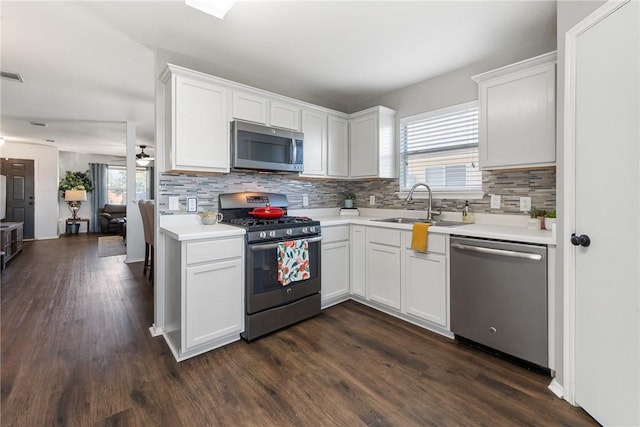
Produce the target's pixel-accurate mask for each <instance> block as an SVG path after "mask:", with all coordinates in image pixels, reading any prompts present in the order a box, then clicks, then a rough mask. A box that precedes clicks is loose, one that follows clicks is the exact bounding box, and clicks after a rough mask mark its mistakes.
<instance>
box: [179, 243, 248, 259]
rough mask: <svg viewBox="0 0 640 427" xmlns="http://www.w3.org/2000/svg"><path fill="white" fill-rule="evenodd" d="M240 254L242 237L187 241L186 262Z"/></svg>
mask: <svg viewBox="0 0 640 427" xmlns="http://www.w3.org/2000/svg"><path fill="white" fill-rule="evenodd" d="M239 256H242V239H222V240H207V241H204V242H194V243H187V264H196V263H199V262H207V261H214V260H217V259H225V258H233V257H239Z"/></svg>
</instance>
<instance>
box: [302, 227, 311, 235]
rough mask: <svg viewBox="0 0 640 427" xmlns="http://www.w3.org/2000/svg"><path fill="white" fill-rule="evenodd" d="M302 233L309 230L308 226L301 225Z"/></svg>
mask: <svg viewBox="0 0 640 427" xmlns="http://www.w3.org/2000/svg"><path fill="white" fill-rule="evenodd" d="M301 231H302V234H307V233H308V232H309V228H308V227H302V230H301Z"/></svg>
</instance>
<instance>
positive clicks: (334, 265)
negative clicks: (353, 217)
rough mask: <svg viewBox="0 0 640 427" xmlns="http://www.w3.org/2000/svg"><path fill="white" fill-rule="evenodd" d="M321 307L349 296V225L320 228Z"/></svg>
mask: <svg viewBox="0 0 640 427" xmlns="http://www.w3.org/2000/svg"><path fill="white" fill-rule="evenodd" d="M322 239H323V240H322V291H321V295H322V307H323V308H325V307H329V306H331V305H334V304H337V303H339V302H342V301H345V300H347V299H348V298H349V290H350V287H349V281H350V277H349V276H350V269H349V248H350V245H349V226H348V225H347V226H338V227H325V228H323V229H322Z"/></svg>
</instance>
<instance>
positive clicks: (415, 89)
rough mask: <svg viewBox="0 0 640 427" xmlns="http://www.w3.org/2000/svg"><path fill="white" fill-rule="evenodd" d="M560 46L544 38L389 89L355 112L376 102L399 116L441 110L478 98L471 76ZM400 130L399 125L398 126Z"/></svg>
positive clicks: (359, 106) (475, 85) (357, 106)
mask: <svg viewBox="0 0 640 427" xmlns="http://www.w3.org/2000/svg"><path fill="white" fill-rule="evenodd" d="M555 49H556V39H555V38H552V39H548V40H544V41H541V42H539V43H537V44H535V45H529V46H523V47H522V49H520V50H519V51H518V52H508V53H507V52H506V53H504V54H503V55H499V56H494V57H492V58H488V59H486V60H484V61H482V62H478V63H475V64H471V65H468V66H466V67H463V68H460V69H458V70H454V71H451V72H449V73H446V74H442V75H440V76H437V77H434V78H431V79H427V80H424V81H422V82H419V83H416V84H414V85H412V86H407V87H405V88H403V89H400V90H396V91H393V92H389V93H387V94H385V95H382V96H380V97H374V98H371V99H370V100H368V101H366V102H363V103H360V104H357V105H355V106H354V107H355V108H354V109H353V111H351V112H354V111H360V110H364V109H366V108H369V107H373V106H376V105H384V106H385V107H389V108H393V109H394V110H396V111H397V112H398V116H397V117H398V119H400V118H401V117H407V116H411V115H414V114H419V113H424V112H426V111H431V110H437V109H440V108H444V107H449V106H451V105H456V104H461V103H463V102H468V101H473V100H476V99H478V85H477V83H475V82H474V81H473V80H471V76H474V75H476V74H480V73H484V72H485V71H489V70H493V69H495V68H499V67H502V66H505V65H509V64H513V63H515V62H518V61H522V60H524V59H528V58H532V57H534V56H537V55H541V54H543V53H547V52H551V51H553V50H555ZM396 128H397V129H399V126H396Z"/></svg>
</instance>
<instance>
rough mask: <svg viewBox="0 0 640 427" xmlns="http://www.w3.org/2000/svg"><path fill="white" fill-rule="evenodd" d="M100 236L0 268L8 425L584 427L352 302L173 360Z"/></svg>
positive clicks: (513, 381) (503, 375)
mask: <svg viewBox="0 0 640 427" xmlns="http://www.w3.org/2000/svg"><path fill="white" fill-rule="evenodd" d="M97 246H98V245H97V236H84V235H78V236H72V237H62V238H60V239H58V240H49V241H38V242H27V243H25V245H24V252H23V253H22V254H21V255H19V256H17V257H16V258H14V259H13V260H12V261H11V262H10V263H9V265H8V267H7V269H6V270H5V271H4V272H3V273H2V286H1V291H2V298H1V301H2V307H1V308H2V312H1V315H2V319H1V320H2V337H1V338H2V341H1V344H2V376H1V381H2V384H1V386H2V388H1V402H0V403H1V405H2V409H1V414H0V415H1V423H2V425H3V426H29V427H31V426H55V425H61V426H62V425H64V426H94V425H95V426H103V425H104V426H108V425H109V426H116V425H132V426H205V425H228V426H239V425H256V426H271V425H278V426H334V425H335V426H359V425H376V426H382V425H395V426H412V425H416V426H423V425H434V426H461V425H464V426H475V425H484V426H526V425H536V426H555V425H565V426H587V425H597V424H596V423H595V422H594V421H593V420H592V419H591V418H590V417H589V416H588V415H586V414H585V413H584V412H583V411H582V410H581V409H578V408H573V407H571V406H570V405H569V404H567V403H566V402H565V401H563V400H560V399H557V398H556V397H555V396H554V395H553V394H552V393H551V392H550V391H549V390H548V389H547V384H548V383H549V378H547V377H545V376H543V375H540V374H536V373H533V372H530V371H527V370H526V369H523V368H521V367H519V366H515V365H513V364H511V363H509V362H507V361H504V360H500V359H498V358H495V357H493V356H490V355H487V354H484V353H481V352H479V351H478V350H474V349H471V348H468V347H466V346H464V345H461V344H458V343H457V342H455V341H451V340H448V339H446V338H443V337H441V336H438V335H436V334H433V333H430V332H428V331H425V330H423V329H420V328H418V327H415V326H413V325H409V324H407V323H404V322H402V321H400V320H397V319H395V318H393V317H390V316H387V315H384V314H382V313H379V312H377V311H375V310H372V309H370V308H368V307H365V306H362V305H360V304H357V303H355V302H347V303H344V304H341V305H339V306H336V307H333V308H330V309H328V310H325V311H324V313H323V314H322V315H320V316H318V317H316V318H313V319H311V320H308V321H306V322H303V323H300V324H298V325H295V326H293V327H291V328H289V329H286V330H284V331H280V332H278V333H275V334H272V335H270V336H268V337H265V338H263V339H261V340H258V341H257V342H254V343H251V344H247V343H245V342H243V341H240V342H237V343H234V344H232V345H229V346H227V347H225V348H221V349H218V350H214V351H211V352H209V353H207V354H204V355H201V356H199V357H195V358H193V359H189V360H187V361H185V362H182V363H177V362H176V361H175V360H174V358H173V356H172V355H171V352H170V351H169V349H168V348H167V346H166V345H165V343H164V340H163V339H162V338H161V337H157V338H153V337H151V336H150V335H149V331H148V328H149V326H150V325H151V323H152V320H153V289H152V287H151V285H150V282H149V281H148V279H147V278H145V277H143V276H142V263H136V264H130V265H127V264H125V263H124V256H114V257H107V258H99V257H98V253H97Z"/></svg>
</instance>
